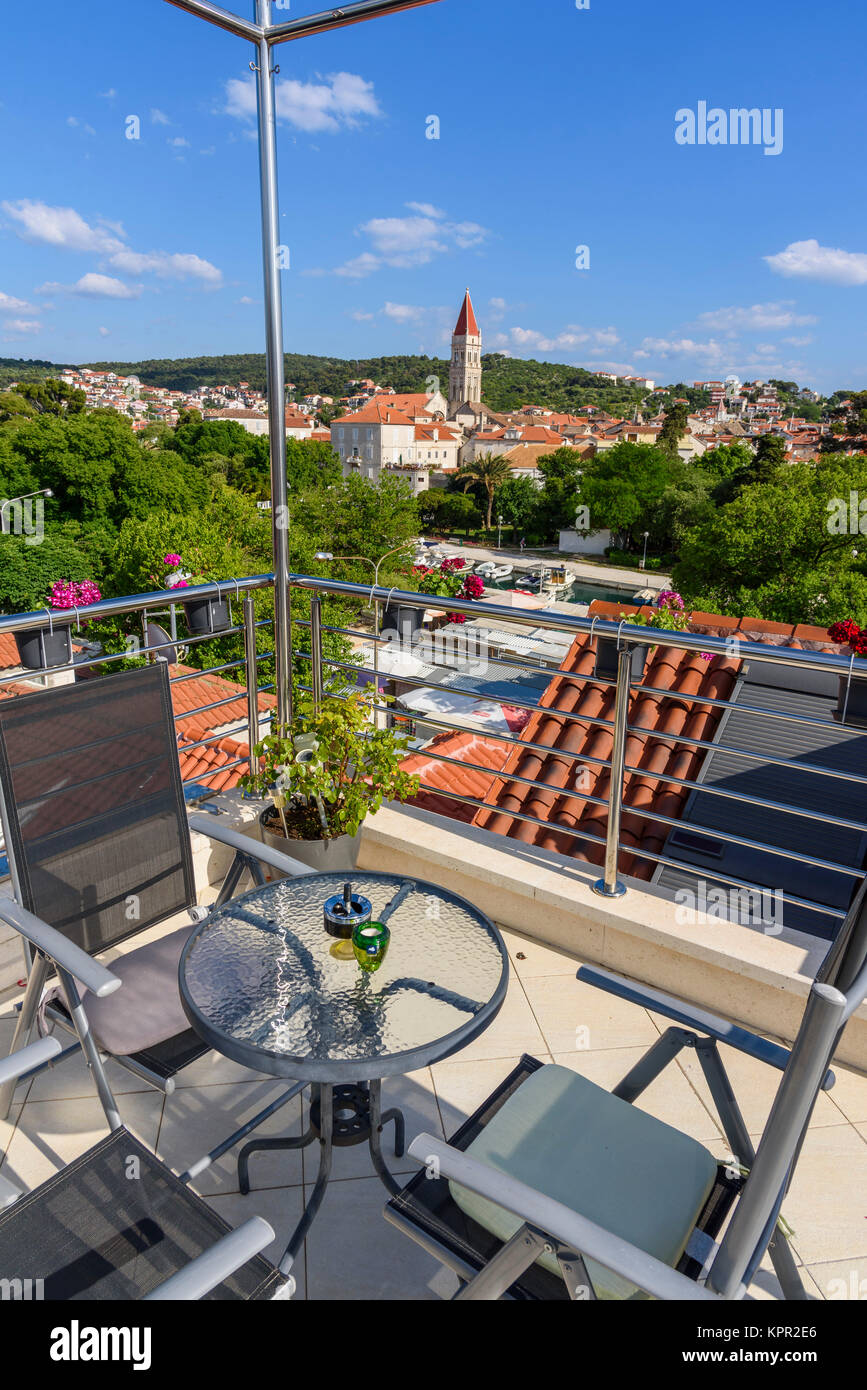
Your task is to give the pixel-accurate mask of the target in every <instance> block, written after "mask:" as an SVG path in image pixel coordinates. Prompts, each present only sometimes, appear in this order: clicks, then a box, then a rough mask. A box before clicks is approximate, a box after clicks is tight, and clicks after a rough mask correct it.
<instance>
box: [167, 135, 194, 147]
mask: <svg viewBox="0 0 867 1390" xmlns="http://www.w3.org/2000/svg"><path fill="white" fill-rule="evenodd" d="M166 144H167V145H171V146H172V147H173V149H176V150H188V149H189V148H190V142H189V140H185V139H184V137H183V135H176V136H174V138H172V137H171V136H170V137H169V139H168V140H167V141H166Z"/></svg>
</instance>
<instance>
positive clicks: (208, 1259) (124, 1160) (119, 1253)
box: [0, 1038, 294, 1302]
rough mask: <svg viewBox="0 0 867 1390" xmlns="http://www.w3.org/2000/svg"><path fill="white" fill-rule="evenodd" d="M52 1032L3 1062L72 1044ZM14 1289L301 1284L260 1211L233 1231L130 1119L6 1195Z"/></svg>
mask: <svg viewBox="0 0 867 1390" xmlns="http://www.w3.org/2000/svg"><path fill="white" fill-rule="evenodd" d="M60 1050H61V1048H60V1043H59V1042H58V1041H57V1040H56V1039H55V1038H44V1039H42V1040H41V1041H40V1042H37V1043H32V1044H30V1045H29V1046H28V1047H26V1048H22V1049H21V1050H20V1051H19V1052H16V1053H15V1054H14V1055H13V1056H12V1057H9V1058H7V1059H6V1060H5V1061H4V1062H0V1075H2V1076H3V1077H4V1079H6V1080H10V1079H11V1080H13V1081H14V1080H17V1079H18V1078H20V1077H21V1076H24V1075H26V1074H27V1073H29V1072H31V1071H32V1070H33V1068H34V1067H36V1066H39V1065H41V1064H42V1063H44V1061H45V1060H46V1059H50V1058H51V1057H52V1056H55V1055H57V1054H58V1053H59V1052H60ZM0 1207H2V1208H3V1209H2V1211H0V1280H2V1282H3V1289H4V1295H3V1296H4V1298H7V1299H13V1300H21V1301H24V1300H32V1299H46V1300H49V1301H63V1302H66V1301H75V1300H87V1301H91V1300H109V1299H110V1300H116V1299H124V1300H128V1299H150V1300H177V1301H181V1300H183V1301H187V1300H193V1299H214V1300H224V1299H244V1300H249V1299H276V1298H288V1297H291V1295H292V1292H293V1291H294V1281H293V1280H292V1278H291V1277H284V1276H283V1275H282V1274H279V1273H278V1271H277V1270H276V1269H275V1268H274V1267H273V1265H271V1264H270V1263H269V1262H268V1261H267V1260H265V1259H263V1258H262V1257H261V1253H260V1252H261V1251H262V1250H263V1249H264V1248H265V1246H266V1245H268V1244H270V1242H271V1241H272V1240H273V1239H274V1232H273V1230H272V1229H271V1227H270V1226H269V1225H268V1223H267V1221H264V1220H263V1219H262V1218H261V1217H259V1216H254V1217H252V1218H251V1219H250V1220H249V1221H246V1222H245V1223H244V1224H243V1226H240V1227H238V1229H237V1230H235V1231H232V1230H231V1229H230V1228H229V1227H228V1226H227V1225H226V1223H225V1222H224V1221H223V1220H222V1219H221V1218H220V1217H219V1216H218V1215H217V1214H216V1212H214V1211H212V1210H211V1208H210V1207H209V1206H207V1204H206V1203H205V1202H203V1201H202V1199H201V1198H200V1197H197V1196H196V1195H195V1194H194V1193H193V1192H191V1191H190V1190H189V1188H188V1187H186V1186H185V1185H184V1184H183V1183H182V1182H181V1181H180V1180H179V1179H178V1178H176V1177H175V1175H174V1174H173V1173H172V1172H171V1171H170V1170H169V1169H168V1168H167V1167H166V1166H165V1164H164V1163H161V1162H160V1161H159V1159H157V1158H155V1157H154V1155H153V1154H152V1153H151V1152H150V1151H149V1150H148V1149H146V1148H144V1147H143V1146H142V1145H141V1144H140V1143H139V1141H138V1140H137V1139H134V1138H133V1136H132V1135H131V1134H129V1133H128V1131H127V1130H125V1129H124V1128H122V1127H121V1128H118V1129H115V1130H112V1132H111V1133H110V1134H109V1135H108V1137H107V1138H106V1139H103V1140H102V1141H101V1142H100V1143H98V1144H95V1145H94V1146H93V1148H91V1149H89V1150H88V1152H87V1153H85V1154H83V1155H82V1156H81V1157H80V1158H77V1159H75V1161H74V1162H73V1163H70V1164H68V1165H67V1166H66V1167H65V1168H62V1169H61V1170H60V1171H59V1172H58V1173H56V1174H55V1175H54V1176H53V1177H51V1178H49V1179H48V1181H47V1182H44V1183H43V1184H42V1185H41V1187H38V1188H36V1189H35V1191H33V1192H30V1193H27V1194H26V1195H23V1194H21V1193H20V1192H18V1191H17V1189H16V1188H15V1187H14V1186H13V1184H12V1183H10V1182H9V1181H8V1179H4V1180H3V1188H2V1192H0Z"/></svg>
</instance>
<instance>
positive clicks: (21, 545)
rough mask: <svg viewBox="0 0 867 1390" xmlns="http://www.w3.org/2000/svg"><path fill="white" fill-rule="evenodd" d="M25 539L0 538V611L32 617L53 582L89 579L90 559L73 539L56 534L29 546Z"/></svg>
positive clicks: (61, 533)
mask: <svg viewBox="0 0 867 1390" xmlns="http://www.w3.org/2000/svg"><path fill="white" fill-rule="evenodd" d="M31 539H33V538H32V537H28V536H15V535H6V536H3V537H2V538H0V611H2V612H4V613H32V612H34V611H35V610H36V609H38V608H45V607H46V605H47V603H48V596H49V591H50V589H51V585H52V584H53V583H54V581H55V580H56V579H67V580H80V579H92V578H93V577H94V571H93V569H92V568H91V565H92V557H91V556H90V555H89V554H88V553H87V551H86V550H84V549H82V547H81V545H80V544H79V542H78V539H77V537H76V536H75V535H74V534H73V535H70V534H66V533H64V532H63V531H57V532H54V533H51V534H48V535H46V536H44V537H43V539H42V541H41V543H40V544H36V545H31V544H29V541H30V540H31Z"/></svg>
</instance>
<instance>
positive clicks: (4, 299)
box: [0, 290, 34, 314]
mask: <svg viewBox="0 0 867 1390" xmlns="http://www.w3.org/2000/svg"><path fill="white" fill-rule="evenodd" d="M33 312H34V308H33V305H32V304H28V303H27V300H26V299H16V298H15V296H14V295H11V294H4V293H3V291H2V290H0V314H15V313H18V314H22V313H23V314H26V313H33Z"/></svg>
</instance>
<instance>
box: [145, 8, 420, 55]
mask: <svg viewBox="0 0 867 1390" xmlns="http://www.w3.org/2000/svg"><path fill="white" fill-rule="evenodd" d="M179 2H180V0H171V3H172V4H178V3H179ZM432 3H434V0H357V3H356V4H354V5H353V4H350V5H341V6H339V7H332V8H331V9H330V10H323V11H322V12H321V13H320V14H310V15H303V16H302V17H301V18H300V19H289V20H286V21H285V22H284V23H282V24H273V25H271V27H270V28H269V29H267V30H266V38H267V40H268V43H269V44H278V43H286V42H288V41H289V40H294V39H306V38H309V37H310V35H311V34H324V33H326V32H327V31H328V30H330V29H342V28H344V27H345V26H346V25H347V24H360V23H361V22H362V21H363V20H366V19H378V18H379V17H380V16H382V15H390V14H397V13H399V12H400V11H401V10H414V9H417V8H418V7H419V6H421V5H430V4H432Z"/></svg>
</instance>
